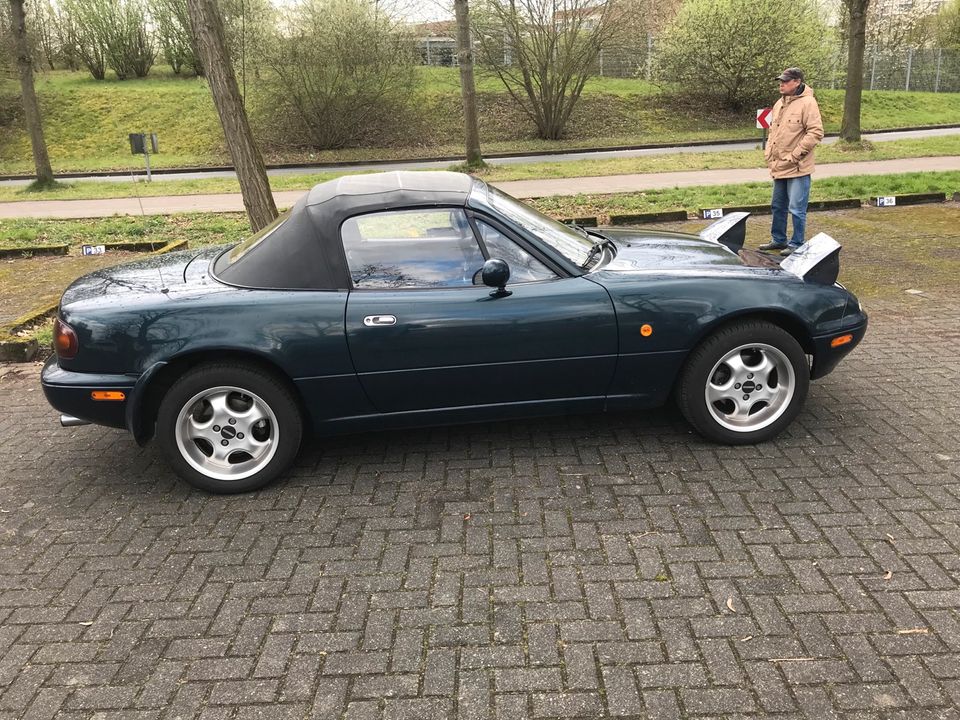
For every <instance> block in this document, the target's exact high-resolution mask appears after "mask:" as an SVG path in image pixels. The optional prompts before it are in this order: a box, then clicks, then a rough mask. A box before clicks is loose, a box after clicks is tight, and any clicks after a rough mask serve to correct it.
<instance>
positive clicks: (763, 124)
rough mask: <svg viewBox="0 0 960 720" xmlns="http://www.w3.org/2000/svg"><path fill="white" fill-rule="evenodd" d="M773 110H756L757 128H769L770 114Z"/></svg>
mask: <svg viewBox="0 0 960 720" xmlns="http://www.w3.org/2000/svg"><path fill="white" fill-rule="evenodd" d="M771 112H773V108H760V109H759V110H757V127H758V128H760V129H762V130H767V129H769V128H770V113H771Z"/></svg>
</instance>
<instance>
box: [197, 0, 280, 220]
mask: <svg viewBox="0 0 960 720" xmlns="http://www.w3.org/2000/svg"><path fill="white" fill-rule="evenodd" d="M187 8H188V9H189V11H190V25H191V26H192V31H193V34H194V37H195V39H196V45H197V49H198V50H199V51H200V60H201V62H202V63H203V68H204V71H205V74H206V77H207V81H208V82H209V83H210V94H211V95H213V102H214V104H215V105H216V106H217V114H218V115H219V116H220V124H221V125H222V126H223V135H224V137H225V139H226V142H227V147H228V148H229V150H230V157H231V158H232V159H233V166H234V169H235V170H236V172H237V179H238V180H239V181H240V192H241V193H243V205H244V207H245V208H246V210H247V217H248V218H249V219H250V228H251V229H252V230H253V231H254V232H257V231H259V230H261V229H263V228H265V227H266V226H267V225H269V224H270V223H272V222H273V221H274V220H275V219H276V217H277V206H276V204H274V202H273V194H272V193H271V192H270V180H269V179H268V178H267V168H266V166H265V165H264V164H263V157H262V156H261V155H260V150H259V149H258V148H257V144H256V142H254V139H253V133H252V132H251V130H250V123H249V121H248V120H247V111H246V109H245V108H244V106H243V99H242V98H241V97H240V89H239V88H238V87H237V78H236V76H235V75H234V73H233V64H232V63H231V62H230V55H229V53H228V52H227V41H226V38H225V36H224V31H223V18H221V16H220V10H219V8H218V7H217V2H216V0H187Z"/></svg>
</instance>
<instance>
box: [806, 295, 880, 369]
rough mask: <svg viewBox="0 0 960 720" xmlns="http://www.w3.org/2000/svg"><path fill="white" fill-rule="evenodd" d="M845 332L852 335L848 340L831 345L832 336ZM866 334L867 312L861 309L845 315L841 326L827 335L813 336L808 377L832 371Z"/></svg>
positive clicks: (844, 333)
mask: <svg viewBox="0 0 960 720" xmlns="http://www.w3.org/2000/svg"><path fill="white" fill-rule="evenodd" d="M847 334H850V335H852V336H853V339H852V340H851V341H850V342H848V343H846V344H844V345H840V346H839V347H832V346H831V344H830V343H831V342H832V341H833V340H834V338H837V337H840V336H842V335H847ZM866 334H867V314H866V313H865V312H862V311H861V312H857V313H856V314H854V315H851V316H849V317H845V318H844V322H843V324H842V326H841V327H839V328H838V329H837V330H835V331H834V332H831V333H830V334H829V335H819V336H817V337H815V338H813V368H811V370H810V379H811V380H816V379H817V378H822V377H823V376H824V375H828V374H829V373H830V372H832V371H833V369H834V368H835V367H836V366H837V364H838V363H839V362H840V361H841V360H843V358H845V357H846V356H847V354H848V353H849V352H850V351H851V350H853V349H854V348H855V347H856V346H857V345H859V344H860V341H861V340H863V336H864V335H866Z"/></svg>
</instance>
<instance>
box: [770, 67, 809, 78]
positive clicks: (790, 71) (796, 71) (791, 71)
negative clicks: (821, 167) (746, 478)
mask: <svg viewBox="0 0 960 720" xmlns="http://www.w3.org/2000/svg"><path fill="white" fill-rule="evenodd" d="M775 79H776V80H780V81H782V82H786V81H787V80H799V81H800V82H803V70H801V69H800V68H796V67H791V68H787V69H786V70H784V71H783V72H782V73H780V74H779V75H777V77H776V78H775Z"/></svg>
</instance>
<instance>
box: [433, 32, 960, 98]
mask: <svg viewBox="0 0 960 720" xmlns="http://www.w3.org/2000/svg"><path fill="white" fill-rule="evenodd" d="M419 49H420V56H421V59H422V62H423V64H424V65H447V66H449V65H456V64H457V51H456V41H455V40H454V39H453V38H430V39H426V38H425V39H423V40H421V41H420V43H419ZM656 52H657V42H656V38H655V37H653V36H647V38H646V41H645V42H644V41H643V40H642V39H641V40H640V42H638V43H636V44H635V45H634V46H633V47H631V48H615V49H606V50H603V51H601V52H600V54H599V56H598V57H597V59H596V61H595V62H594V64H593V68H592V72H593V74H594V75H598V76H600V77H615V78H634V77H635V78H642V79H644V80H651V81H652V80H656V79H657V77H656ZM846 60H847V59H846V55H844V56H843V57H838V58H836V60H835V62H834V64H833V68H832V70H831V71H830V72H829V73H828V75H829V77H828V78H826V79H825V80H826V81H824V80H820V81H818V83H817V85H818V86H821V87H824V86H825V87H830V88H833V89H842V88H843V87H844V84H845V82H846ZM863 88H864V90H908V91H911V90H912V91H916V92H960V51H957V50H945V49H941V48H921V49H914V48H908V49H905V50H902V51H896V52H889V51H875V52H871V51H869V50H868V51H867V53H866V54H865V57H864V59H863Z"/></svg>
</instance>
